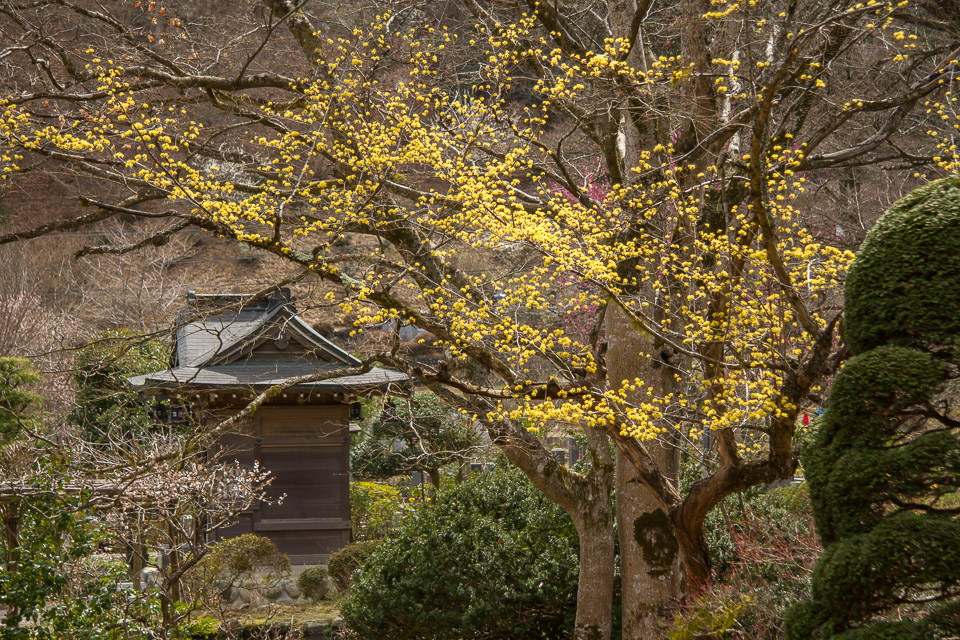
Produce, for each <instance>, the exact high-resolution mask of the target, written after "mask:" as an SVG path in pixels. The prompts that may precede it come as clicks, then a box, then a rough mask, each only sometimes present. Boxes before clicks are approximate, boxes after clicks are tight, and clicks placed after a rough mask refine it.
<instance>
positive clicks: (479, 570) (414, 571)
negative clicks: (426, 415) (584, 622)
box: [341, 470, 578, 640]
mask: <svg viewBox="0 0 960 640" xmlns="http://www.w3.org/2000/svg"><path fill="white" fill-rule="evenodd" d="M577 570H578V566H577V539H576V533H575V530H574V528H573V524H572V522H571V521H570V519H569V518H568V516H567V515H566V514H565V513H564V512H563V510H561V509H560V508H559V507H558V506H556V505H555V504H553V503H551V502H550V501H549V500H547V498H546V497H544V496H543V494H542V493H540V492H539V491H537V490H536V489H535V488H534V487H533V485H531V484H530V482H529V481H528V480H527V479H526V477H524V476H523V475H522V474H521V473H519V472H518V471H515V470H509V471H508V470H504V471H500V472H498V473H494V474H490V475H484V474H477V475H474V476H473V477H471V478H470V479H469V480H467V481H465V482H463V483H461V484H459V485H456V486H454V487H451V488H448V489H445V490H443V491H441V492H440V493H439V494H438V495H437V497H436V498H435V499H434V500H433V501H431V502H428V503H425V504H423V505H422V506H420V507H419V508H418V509H417V510H416V511H414V512H413V513H411V514H410V515H409V516H407V517H406V518H404V520H403V521H402V523H401V524H400V526H399V527H398V528H397V529H396V530H395V531H394V533H393V534H392V535H391V537H389V538H387V539H385V540H384V541H383V542H381V543H380V544H379V545H378V546H377V547H376V548H375V549H374V551H373V553H372V555H371V556H370V557H369V558H367V559H366V561H365V562H363V563H362V564H361V565H360V567H359V569H358V570H357V571H356V573H355V574H354V577H353V582H352V585H351V589H350V594H349V595H348V596H347V597H346V598H345V600H344V602H343V604H342V607H341V613H342V615H343V617H344V620H345V621H346V624H347V626H348V628H349V629H351V630H352V631H353V632H355V633H357V634H358V635H359V636H360V637H363V638H391V639H393V640H402V639H412V638H431V639H435V640H442V639H444V638H451V639H453V638H503V637H509V638H543V637H549V638H562V637H567V636H568V634H569V632H570V630H571V629H572V627H573V615H574V612H575V610H576V594H577Z"/></svg>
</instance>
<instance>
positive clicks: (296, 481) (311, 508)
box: [260, 444, 350, 520]
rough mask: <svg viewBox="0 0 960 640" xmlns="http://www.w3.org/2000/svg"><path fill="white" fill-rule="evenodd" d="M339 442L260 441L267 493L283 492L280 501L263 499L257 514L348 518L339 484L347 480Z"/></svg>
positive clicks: (276, 496)
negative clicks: (269, 476) (294, 444)
mask: <svg viewBox="0 0 960 640" xmlns="http://www.w3.org/2000/svg"><path fill="white" fill-rule="evenodd" d="M342 449H343V447H342V446H336V445H334V446H327V447H324V446H313V447H305V446H301V447H271V446H269V445H267V444H263V445H261V454H260V463H261V464H262V465H263V467H264V468H266V469H268V470H270V472H271V473H272V474H273V482H272V483H271V485H270V488H269V491H268V495H269V497H270V498H271V499H272V500H275V499H277V498H279V497H280V496H282V495H284V494H286V498H284V500H283V502H281V503H280V504H276V503H275V504H268V503H264V504H263V505H262V507H261V518H262V519H263V520H268V519H278V518H279V519H289V518H297V519H299V518H349V517H350V512H349V510H348V507H347V505H346V504H344V501H343V495H342V494H343V492H342V487H343V485H344V484H345V483H349V470H348V469H346V468H345V467H344V464H343V451H342Z"/></svg>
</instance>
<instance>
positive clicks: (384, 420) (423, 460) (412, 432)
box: [350, 391, 479, 480]
mask: <svg viewBox="0 0 960 640" xmlns="http://www.w3.org/2000/svg"><path fill="white" fill-rule="evenodd" d="M478 444H479V438H478V437H477V433H476V431H475V430H474V429H472V428H471V427H470V425H469V423H468V422H467V421H466V420H464V417H463V416H462V415H460V414H458V413H457V412H456V410H454V409H451V408H450V407H449V406H448V405H446V404H445V403H444V402H443V401H442V400H441V399H440V398H439V397H437V395H436V394H435V393H432V392H430V391H421V392H419V393H416V394H414V396H413V398H412V399H410V401H409V402H408V401H407V400H405V399H400V400H395V399H392V398H389V399H387V400H386V401H384V403H383V404H382V405H381V406H380V408H379V409H378V410H377V411H376V413H374V415H373V416H371V417H370V424H369V426H368V427H367V429H366V431H365V433H364V434H363V437H362V438H359V439H358V441H357V442H355V443H354V446H352V447H351V461H350V463H351V464H350V466H351V469H352V470H353V473H354V475H355V476H357V477H360V478H366V479H384V478H390V477H393V476H397V475H401V474H407V473H411V472H414V471H420V472H422V473H425V474H428V475H430V476H431V478H432V479H434V480H435V479H436V478H437V472H438V471H439V470H440V469H441V468H442V467H444V466H446V465H448V464H451V463H453V462H459V461H461V460H462V459H463V455H464V451H465V450H467V449H469V448H470V447H473V446H476V445H478Z"/></svg>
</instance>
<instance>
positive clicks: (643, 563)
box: [606, 308, 682, 640]
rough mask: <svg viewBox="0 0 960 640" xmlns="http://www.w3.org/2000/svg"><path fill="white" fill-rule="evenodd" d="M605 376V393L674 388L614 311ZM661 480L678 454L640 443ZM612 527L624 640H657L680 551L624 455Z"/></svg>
mask: <svg viewBox="0 0 960 640" xmlns="http://www.w3.org/2000/svg"><path fill="white" fill-rule="evenodd" d="M606 329H607V340H608V343H609V349H608V351H607V376H608V381H609V384H610V388H612V389H618V388H620V386H621V382H622V381H623V380H634V379H636V378H640V379H641V380H643V381H644V382H645V385H644V387H643V388H642V389H643V390H642V391H640V392H634V395H635V396H636V397H629V396H628V400H638V399H639V398H640V396H638V395H636V394H637V393H644V394H645V393H646V390H647V389H649V390H651V391H652V392H653V394H654V395H656V396H663V395H665V394H666V393H668V392H669V390H670V387H672V386H673V383H674V381H673V376H672V375H671V372H670V368H669V367H668V366H667V365H666V363H664V362H662V361H660V360H659V359H658V358H656V357H648V356H651V355H655V354H656V353H657V350H656V349H655V345H654V342H653V339H652V336H649V335H648V334H645V333H644V332H642V330H641V329H640V328H638V327H636V326H634V324H633V322H632V321H631V320H630V318H629V317H628V316H627V315H626V314H625V313H623V312H622V311H621V310H620V309H618V308H611V309H608V310H607V324H606ZM645 446H646V448H647V450H648V451H649V452H650V454H651V456H652V458H653V459H654V461H655V463H656V464H657V466H658V467H659V469H660V471H661V472H662V474H663V475H664V477H665V478H666V479H667V480H668V481H670V482H674V483H676V480H677V476H678V472H679V461H680V457H679V448H678V446H677V443H676V442H675V438H674V437H673V434H672V433H670V434H667V435H666V436H662V437H661V438H658V439H655V440H650V441H648V442H646V443H645ZM616 491H617V527H618V529H619V538H620V562H621V565H620V566H621V572H622V581H623V620H622V632H623V638H624V640H634V639H643V640H646V639H648V638H659V637H660V636H661V634H662V631H663V628H662V626H663V625H662V622H663V617H664V613H665V612H666V611H667V609H669V608H670V607H671V606H673V605H674V604H675V602H676V601H677V599H678V598H679V597H680V596H681V595H682V571H681V558H680V548H679V542H678V540H677V537H676V535H675V533H674V528H673V523H672V522H671V520H670V517H669V516H668V514H667V513H666V512H665V511H664V510H663V508H662V505H661V504H660V503H659V501H658V500H657V499H656V496H655V495H654V494H653V492H651V491H650V490H649V489H648V488H647V487H646V486H645V485H644V484H643V483H642V482H641V480H640V479H639V478H638V476H637V470H636V467H635V466H634V465H633V464H632V463H631V462H630V461H629V460H628V459H627V457H626V456H624V455H618V456H617V464H616Z"/></svg>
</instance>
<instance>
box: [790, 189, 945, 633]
mask: <svg viewBox="0 0 960 640" xmlns="http://www.w3.org/2000/svg"><path fill="white" fill-rule="evenodd" d="M844 305H845V309H844V311H845V320H846V328H845V337H846V340H847V343H848V344H849V346H850V349H851V352H852V353H853V354H854V357H853V358H852V359H851V360H850V361H849V362H848V363H847V364H846V365H845V366H844V368H843V369H842V370H841V372H840V374H839V375H838V376H837V378H836V380H835V382H834V384H833V387H832V389H831V393H830V401H829V404H828V407H827V410H826V411H825V413H824V416H823V419H822V420H821V423H820V426H819V431H818V433H817V434H816V437H815V439H814V442H813V445H812V446H811V448H810V449H809V450H808V451H807V452H806V453H805V455H804V459H803V462H804V467H805V470H806V475H807V478H808V481H809V484H810V495H811V497H812V499H813V505H814V517H815V519H816V523H817V530H818V532H819V534H820V537H821V539H822V540H823V542H824V546H825V551H824V554H823V557H822V558H821V560H820V562H819V563H818V564H817V567H816V569H815V571H814V575H813V597H812V599H811V600H809V601H807V602H804V603H801V604H799V605H797V606H795V607H794V608H793V609H791V610H790V612H789V613H788V615H787V631H788V636H789V637H790V638H792V639H794V640H801V639H803V640H806V639H808V638H821V639H825V638H837V639H839V638H842V639H844V640H852V639H860V638H864V639H866V638H871V639H882V638H897V639H911V638H917V639H920V638H924V639H929V638H946V637H950V638H953V637H957V634H958V633H960V521H958V520H957V515H958V513H960V509H958V508H957V506H956V504H957V491H958V489H960V422H958V421H957V419H956V418H957V413H956V406H955V405H956V395H957V394H956V392H957V382H958V379H960V375H958V364H960V177H957V176H954V177H950V178H945V179H943V180H939V181H937V182H934V183H932V184H930V185H927V186H925V187H923V188H920V189H917V190H916V191H914V192H912V193H911V194H909V195H908V196H907V197H906V198H904V199H902V200H900V201H899V202H897V203H896V204H895V205H894V206H893V207H892V208H891V209H890V210H889V211H888V212H887V213H886V214H885V215H884V216H883V218H881V220H880V221H879V222H878V223H877V225H876V227H875V228H874V229H873V230H872V231H871V232H870V234H869V235H868V236H867V239H866V241H865V243H864V245H863V248H862V250H861V252H860V254H859V255H858V256H857V258H856V260H855V262H854V264H853V266H852V267H851V270H850V273H849V276H848V280H847V285H846V289H845V301H844Z"/></svg>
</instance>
